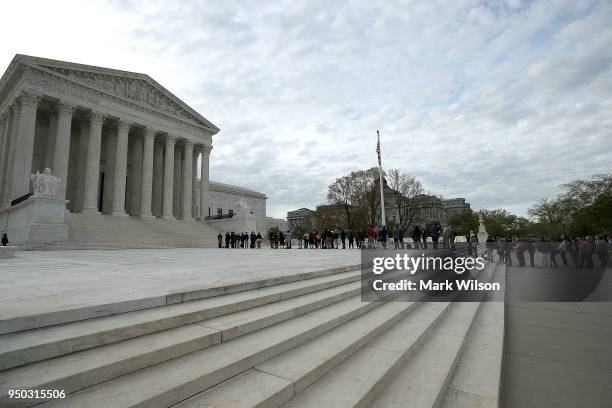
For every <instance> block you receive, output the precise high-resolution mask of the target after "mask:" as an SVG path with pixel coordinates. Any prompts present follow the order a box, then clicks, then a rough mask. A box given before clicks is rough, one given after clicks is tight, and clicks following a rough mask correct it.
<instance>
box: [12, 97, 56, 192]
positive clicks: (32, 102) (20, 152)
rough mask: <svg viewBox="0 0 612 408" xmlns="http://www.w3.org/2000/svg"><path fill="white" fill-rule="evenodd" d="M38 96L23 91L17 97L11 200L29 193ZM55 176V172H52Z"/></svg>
mask: <svg viewBox="0 0 612 408" xmlns="http://www.w3.org/2000/svg"><path fill="white" fill-rule="evenodd" d="M39 101H40V96H38V95H36V94H34V93H32V92H29V91H23V92H22V93H21V94H20V95H19V99H18V103H19V104H20V106H21V114H19V115H18V116H19V120H17V121H15V122H14V126H16V130H17V132H16V133H17V134H16V138H15V143H16V146H15V147H16V148H15V150H14V154H15V159H14V162H13V175H12V177H13V187H12V197H11V198H12V199H14V198H18V197H21V196H23V195H25V194H28V193H29V192H30V174H31V172H32V155H33V153H34V131H35V130H36V111H37V109H38V102H39ZM54 174H55V171H54Z"/></svg>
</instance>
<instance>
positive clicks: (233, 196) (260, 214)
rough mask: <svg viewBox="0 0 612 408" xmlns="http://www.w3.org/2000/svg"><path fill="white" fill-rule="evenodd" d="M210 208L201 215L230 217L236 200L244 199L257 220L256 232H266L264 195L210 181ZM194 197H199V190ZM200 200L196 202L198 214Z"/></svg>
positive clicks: (235, 206)
mask: <svg viewBox="0 0 612 408" xmlns="http://www.w3.org/2000/svg"><path fill="white" fill-rule="evenodd" d="M198 185H199V183H198ZM208 189H209V191H210V196H209V201H208V202H209V203H210V207H209V208H207V209H204V211H203V213H204V214H205V215H206V216H209V217H223V216H231V215H233V214H234V213H235V212H236V208H237V203H238V200H240V199H241V198H244V199H245V200H246V201H247V204H248V206H249V207H250V208H251V213H252V214H253V215H254V216H255V217H256V218H257V231H258V232H261V233H262V234H265V233H266V231H267V224H266V200H267V199H268V197H266V195H265V194H264V193H260V192H259V191H255V190H251V189H248V188H245V187H240V186H235V185H232V184H225V183H220V182H218V181H212V180H211V181H210V183H209V187H208ZM196 193H197V194H196V197H200V190H199V188H198V189H197V191H196ZM199 206H200V200H199V199H198V200H197V202H196V207H197V208H196V211H198V213H199Z"/></svg>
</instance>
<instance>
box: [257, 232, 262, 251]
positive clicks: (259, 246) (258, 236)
mask: <svg viewBox="0 0 612 408" xmlns="http://www.w3.org/2000/svg"><path fill="white" fill-rule="evenodd" d="M256 240H257V249H261V241H262V240H263V238H262V236H261V234H260V233H259V232H258V233H257V238H256Z"/></svg>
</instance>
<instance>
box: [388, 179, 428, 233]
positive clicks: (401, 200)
mask: <svg viewBox="0 0 612 408" xmlns="http://www.w3.org/2000/svg"><path fill="white" fill-rule="evenodd" d="M387 186H388V187H389V189H390V190H391V193H390V196H391V198H392V199H393V200H394V204H395V205H396V206H397V212H398V223H399V227H400V229H401V230H402V231H406V229H407V228H408V227H409V226H410V225H411V224H412V220H413V219H414V217H415V215H416V212H417V207H418V198H417V196H418V195H419V194H423V185H422V184H421V182H420V181H418V180H417V179H416V178H415V177H414V176H410V175H408V174H406V173H402V172H401V171H399V170H398V169H390V170H389V171H388V176H387Z"/></svg>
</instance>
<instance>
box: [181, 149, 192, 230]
mask: <svg viewBox="0 0 612 408" xmlns="http://www.w3.org/2000/svg"><path fill="white" fill-rule="evenodd" d="M192 164H193V143H191V142H190V141H188V140H186V141H185V151H184V154H183V220H190V219H192V217H191V188H192V186H191V175H192V169H191V167H192Z"/></svg>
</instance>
